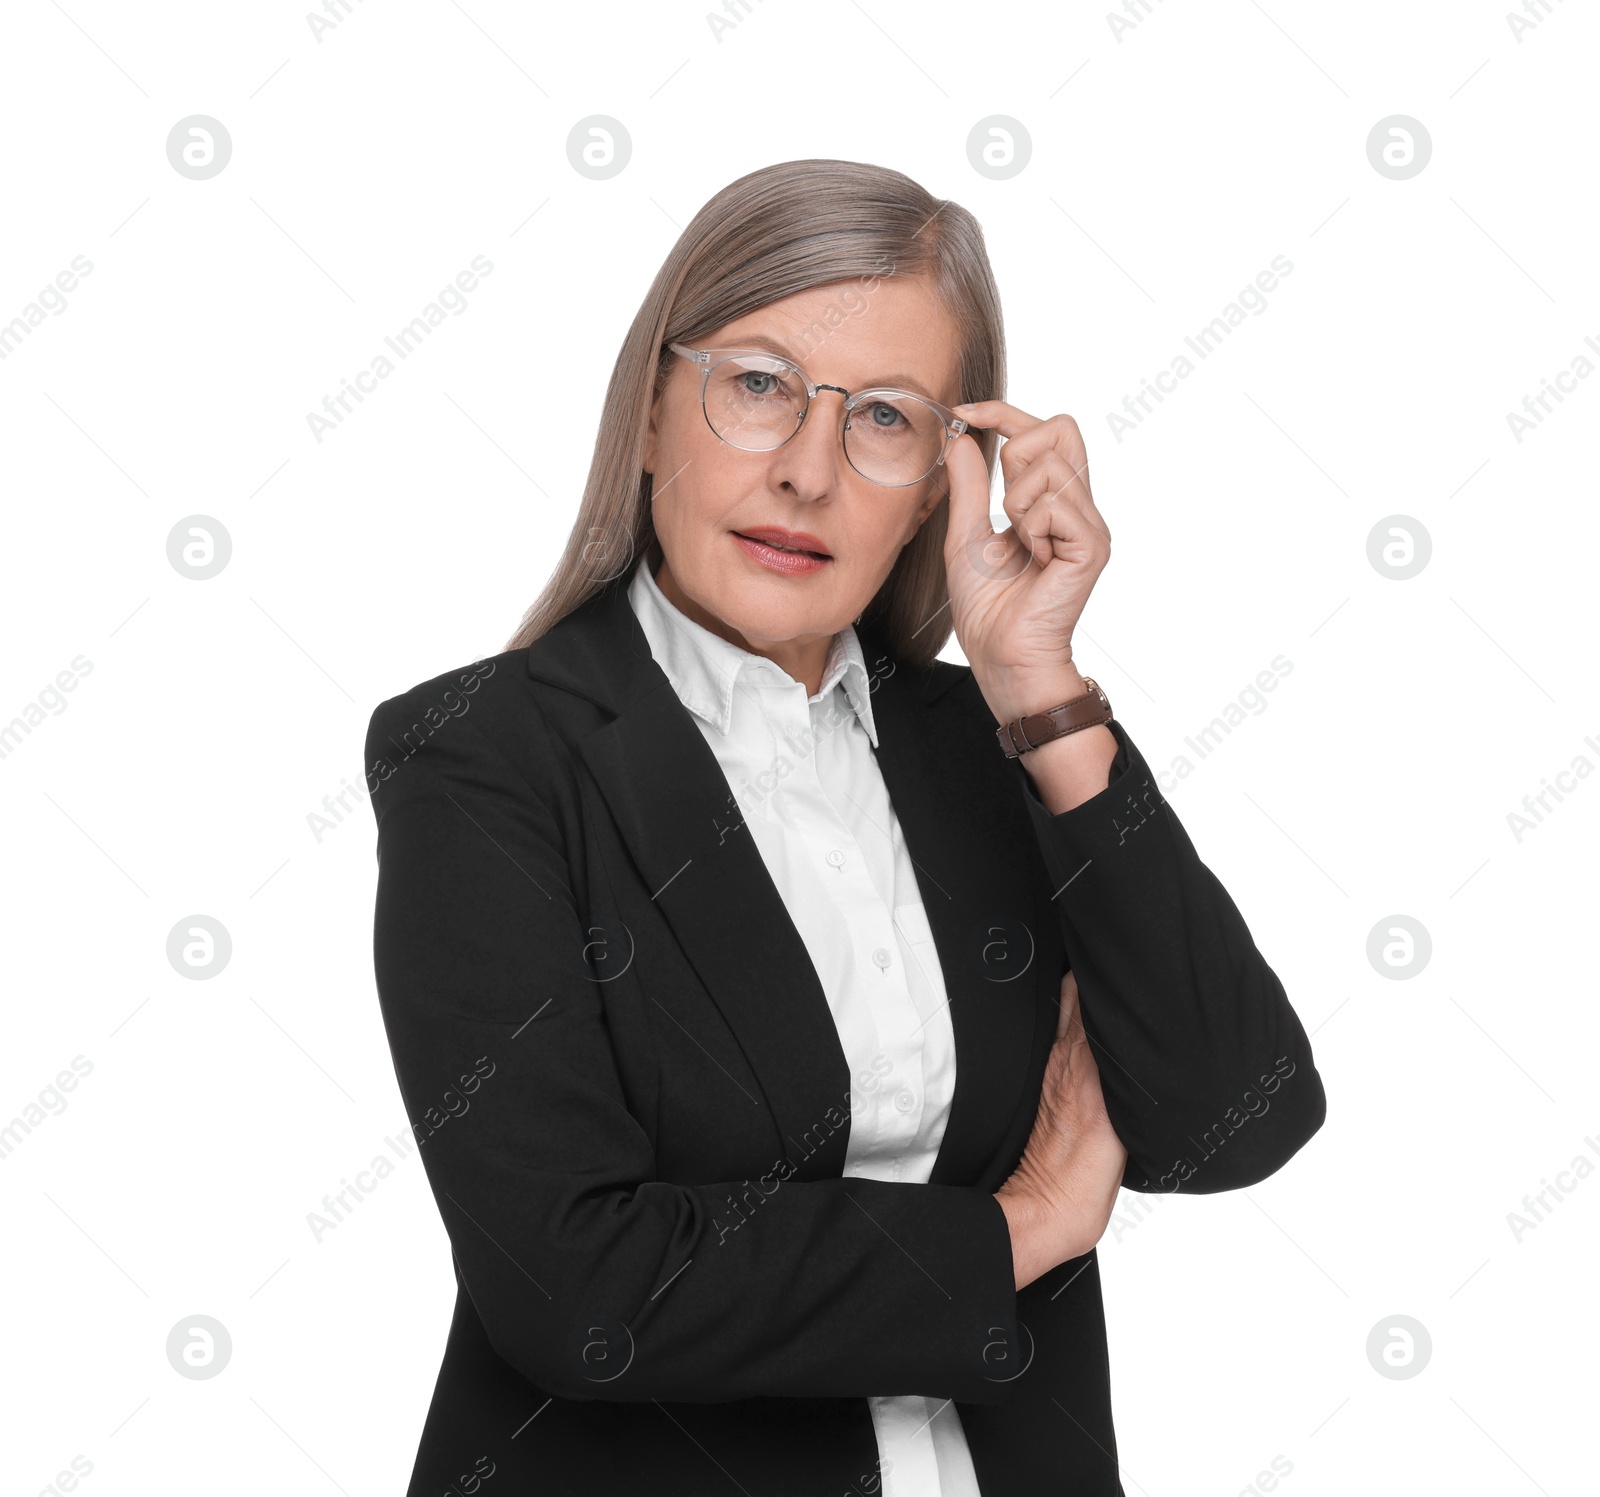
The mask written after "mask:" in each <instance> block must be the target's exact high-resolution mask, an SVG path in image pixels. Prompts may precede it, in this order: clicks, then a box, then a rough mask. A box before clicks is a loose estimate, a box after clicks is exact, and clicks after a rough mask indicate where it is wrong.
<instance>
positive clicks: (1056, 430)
mask: <svg viewBox="0 0 1600 1497" xmlns="http://www.w3.org/2000/svg"><path fill="white" fill-rule="evenodd" d="M1050 452H1055V453H1057V454H1059V455H1060V456H1061V458H1062V459H1063V460H1064V461H1066V462H1068V463H1070V464H1071V466H1072V468H1073V470H1074V471H1075V472H1076V473H1078V474H1079V476H1080V477H1081V479H1082V481H1083V485H1084V487H1085V488H1088V486H1089V450H1088V448H1087V446H1086V445H1085V444H1084V440H1083V432H1082V430H1081V429H1080V428H1079V426H1078V423H1077V422H1076V421H1075V420H1073V418H1072V417H1071V416H1066V415H1061V416H1051V417H1049V418H1048V419H1047V420H1044V421H1040V422H1038V423H1037V424H1036V425H1034V426H1032V427H1030V428H1029V429H1028V430H1027V431H1024V432H1019V433H1018V435H1017V436H1015V437H1014V438H1012V439H1011V440H1010V441H1008V442H1007V443H1006V445H1005V447H1004V448H1003V449H1002V455H1003V457H1010V458H1011V459H1013V461H1015V462H1016V463H1017V464H1018V465H1019V467H1022V468H1026V467H1031V466H1032V465H1033V464H1034V463H1035V462H1037V461H1038V460H1039V459H1040V458H1041V457H1043V456H1045V455H1046V454H1047V453H1050Z"/></svg>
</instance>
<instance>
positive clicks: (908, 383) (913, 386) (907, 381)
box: [729, 333, 942, 403]
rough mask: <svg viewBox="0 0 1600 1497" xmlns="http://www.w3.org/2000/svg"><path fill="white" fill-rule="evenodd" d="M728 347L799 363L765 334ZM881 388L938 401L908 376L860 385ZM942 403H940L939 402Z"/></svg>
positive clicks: (884, 377)
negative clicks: (752, 349)
mask: <svg viewBox="0 0 1600 1497" xmlns="http://www.w3.org/2000/svg"><path fill="white" fill-rule="evenodd" d="M729 347H732V348H762V349H765V350H766V351H767V352H768V353H775V354H777V355H778V357H779V358H782V359H787V360H788V361H789V362H790V363H791V364H798V363H799V362H800V360H799V359H797V358H796V357H795V356H794V354H792V353H791V352H790V351H789V350H788V348H786V347H785V346H784V344H783V343H782V342H781V341H780V340H779V339H777V338H773V337H769V336H768V335H767V334H766V333H745V334H744V335H743V336H742V337H739V338H735V339H734V340H733V341H732V342H731V343H730V344H729ZM883 386H892V387H895V388H897V389H901V390H911V391H913V392H915V393H916V394H918V395H926V396H927V397H928V399H929V400H938V398H939V397H938V396H937V395H934V394H932V393H931V392H930V391H929V390H928V388H927V386H926V385H924V384H923V383H922V381H921V380H919V379H914V378H913V377H912V376H911V375H909V374H884V375H880V376H879V377H878V378H877V379H875V380H871V381H869V382H868V383H867V384H864V385H862V387H861V388H862V389H863V390H876V389H878V388H880V387H883ZM941 403H942V402H941Z"/></svg>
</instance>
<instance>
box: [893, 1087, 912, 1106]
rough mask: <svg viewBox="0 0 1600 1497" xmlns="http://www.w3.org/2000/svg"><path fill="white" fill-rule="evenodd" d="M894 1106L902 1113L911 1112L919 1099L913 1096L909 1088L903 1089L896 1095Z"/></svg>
mask: <svg viewBox="0 0 1600 1497" xmlns="http://www.w3.org/2000/svg"><path fill="white" fill-rule="evenodd" d="M894 1105H895V1106H896V1107H898V1108H899V1109H900V1111H901V1112H910V1111H911V1109H912V1108H913V1107H915V1106H916V1105H917V1099H916V1098H915V1097H913V1096H912V1095H911V1091H910V1089H909V1088H908V1087H901V1088H900V1090H899V1091H897V1092H896V1093H895V1094H894Z"/></svg>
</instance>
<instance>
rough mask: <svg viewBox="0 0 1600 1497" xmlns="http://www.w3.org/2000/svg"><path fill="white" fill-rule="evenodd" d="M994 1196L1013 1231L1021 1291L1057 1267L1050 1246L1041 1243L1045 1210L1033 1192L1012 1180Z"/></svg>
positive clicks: (1013, 1254) (1014, 1261) (1016, 1275)
mask: <svg viewBox="0 0 1600 1497" xmlns="http://www.w3.org/2000/svg"><path fill="white" fill-rule="evenodd" d="M995 1199H996V1200H997V1201H999V1203H1000V1209H1001V1210H1002V1211H1003V1212H1005V1217H1006V1226H1007V1227H1008V1228H1009V1229H1010V1232H1011V1266H1012V1273H1013V1276H1014V1278H1015V1280H1016V1287H1017V1289H1018V1290H1019V1291H1020V1290H1021V1289H1023V1288H1025V1287H1026V1286H1027V1285H1029V1284H1031V1283H1032V1282H1033V1281H1034V1280H1035V1279H1037V1278H1038V1277H1039V1276H1040V1275H1041V1274H1044V1273H1048V1272H1049V1271H1050V1270H1051V1269H1052V1268H1054V1267H1055V1261H1054V1260H1053V1259H1049V1252H1048V1249H1046V1248H1045V1247H1043V1245H1042V1243H1041V1236H1042V1234H1041V1230H1040V1229H1041V1226H1042V1224H1043V1220H1044V1214H1043V1211H1042V1209H1041V1207H1040V1205H1039V1202H1038V1201H1036V1200H1035V1199H1034V1197H1033V1196H1032V1195H1031V1194H1030V1193H1028V1192H1027V1191H1025V1190H1021V1189H1019V1188H1018V1187H1016V1186H1015V1185H1012V1184H1009V1183H1008V1184H1006V1185H1004V1186H1002V1187H1001V1188H1000V1189H999V1190H997V1191H996V1192H995ZM1047 1260H1049V1261H1047Z"/></svg>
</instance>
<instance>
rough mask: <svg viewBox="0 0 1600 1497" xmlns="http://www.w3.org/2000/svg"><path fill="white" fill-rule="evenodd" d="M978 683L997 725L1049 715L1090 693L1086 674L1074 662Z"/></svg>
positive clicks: (1002, 675) (989, 678) (1001, 676)
mask: <svg viewBox="0 0 1600 1497" xmlns="http://www.w3.org/2000/svg"><path fill="white" fill-rule="evenodd" d="M978 684H979V687H980V688H981V690H982V691H983V697H984V700H985V701H986V702H988V704H989V710H990V711H991V712H992V713H994V719H995V722H996V724H999V723H1007V722H1013V721H1015V720H1016V719H1017V718H1019V717H1030V716H1032V715H1034V714H1035V713H1040V712H1048V711H1049V710H1050V709H1051V708H1052V707H1059V706H1060V705H1061V704H1062V703H1063V702H1070V701H1074V700H1075V699H1076V698H1078V697H1081V696H1084V695H1086V694H1087V693H1088V691H1089V686H1088V683H1087V682H1086V681H1085V680H1084V677H1083V673H1082V672H1081V671H1080V670H1079V669H1078V668H1077V666H1075V665H1074V664H1073V663H1072V662H1071V661H1070V660H1069V661H1067V662H1066V663H1065V665H1057V666H1055V667H1053V668H1052V669H1050V670H1049V671H1029V672H1001V673H999V674H994V673H991V674H990V675H989V677H988V678H987V679H980V680H979V683H978Z"/></svg>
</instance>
